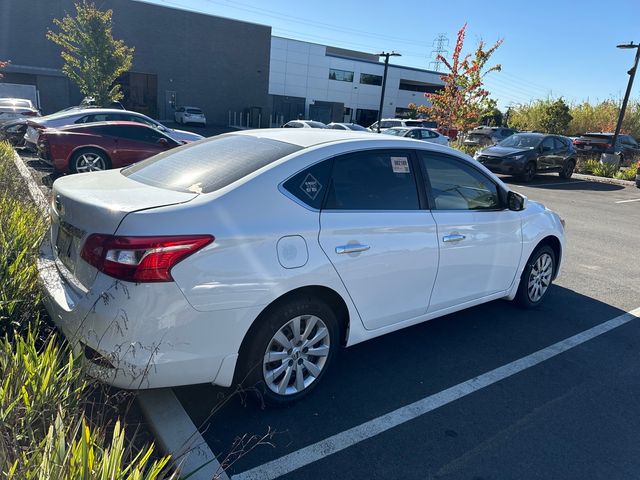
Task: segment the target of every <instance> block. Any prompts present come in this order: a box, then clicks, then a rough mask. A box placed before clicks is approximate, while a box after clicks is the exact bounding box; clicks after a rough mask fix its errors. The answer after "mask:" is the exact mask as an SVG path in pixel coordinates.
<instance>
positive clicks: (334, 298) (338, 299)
mask: <svg viewBox="0 0 640 480" xmlns="http://www.w3.org/2000/svg"><path fill="white" fill-rule="evenodd" d="M304 296H308V297H312V298H315V299H319V300H321V301H323V302H325V303H326V304H327V305H328V306H329V308H331V310H333V312H334V313H335V315H336V318H337V320H338V324H339V325H340V343H341V344H342V346H345V345H346V343H347V338H348V335H349V326H350V318H349V308H348V307H347V304H346V302H345V301H344V299H343V298H342V296H340V294H339V293H338V292H336V291H335V290H333V289H331V288H329V287H325V286H321V285H308V286H304V287H299V288H295V289H293V290H290V291H288V292H287V293H284V294H282V295H281V296H279V297H278V298H276V299H275V300H273V301H272V302H271V303H270V304H269V305H267V306H266V307H265V308H264V309H263V310H262V311H261V312H260V314H259V315H258V316H257V317H256V320H255V321H254V322H253V323H252V324H251V327H249V330H248V331H247V333H246V334H245V336H244V338H243V339H242V343H241V344H240V350H239V352H238V353H239V358H243V356H244V355H245V354H246V351H247V348H248V345H249V343H250V339H251V337H252V335H253V333H254V332H255V331H256V329H257V328H258V326H259V325H260V321H261V319H262V318H264V317H265V316H266V315H268V314H269V313H270V312H271V311H273V310H274V309H276V308H278V307H279V306H280V305H282V304H284V303H286V302H288V301H289V300H291V299H293V298H296V297H304Z"/></svg>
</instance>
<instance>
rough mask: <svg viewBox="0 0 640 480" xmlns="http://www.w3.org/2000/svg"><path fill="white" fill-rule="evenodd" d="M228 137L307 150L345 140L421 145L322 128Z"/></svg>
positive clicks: (248, 132)
mask: <svg viewBox="0 0 640 480" xmlns="http://www.w3.org/2000/svg"><path fill="white" fill-rule="evenodd" d="M228 135H250V136H253V137H257V138H267V139H271V140H276V141H279V142H286V143H291V144H293V145H298V146H299V147H302V148H309V147H313V146H315V145H320V144H326V143H338V142H341V141H345V140H351V141H353V140H369V141H380V142H389V141H393V140H397V141H402V142H410V143H411V145H416V143H423V142H417V141H415V140H411V139H407V138H394V137H392V136H389V135H384V136H382V135H380V136H378V135H372V134H371V133H370V132H364V131H357V130H351V131H347V130H334V129H322V128H306V129H304V130H303V129H291V128H265V129H259V130H245V131H242V132H233V133H230V134H228Z"/></svg>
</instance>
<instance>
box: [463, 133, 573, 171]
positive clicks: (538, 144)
mask: <svg viewBox="0 0 640 480" xmlns="http://www.w3.org/2000/svg"><path fill="white" fill-rule="evenodd" d="M473 158H475V159H476V160H478V161H479V162H480V163H481V164H483V165H484V166H485V167H487V168H488V169H489V170H491V171H492V172H497V173H506V174H509V175H515V176H517V177H519V178H520V179H521V180H523V181H525V182H530V181H531V180H533V177H535V175H536V173H537V172H559V174H560V177H562V178H571V175H573V170H574V168H575V166H576V150H575V148H574V147H573V144H572V143H571V140H569V139H568V138H567V137H562V136H560V135H546V134H544V133H516V134H514V135H511V136H510V137H507V138H506V139H505V140H502V141H501V142H500V143H498V144H497V145H493V146H491V147H489V148H485V149H484V150H479V151H478V152H476V154H475V155H474V157H473Z"/></svg>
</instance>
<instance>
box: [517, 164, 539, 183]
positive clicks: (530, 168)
mask: <svg viewBox="0 0 640 480" xmlns="http://www.w3.org/2000/svg"><path fill="white" fill-rule="evenodd" d="M535 176H536V163H535V162H529V163H527V164H526V165H525V166H524V170H523V171H522V173H521V174H520V175H519V176H518V178H519V179H520V180H522V181H523V182H525V183H529V182H530V181H531V180H533V179H534V178H535Z"/></svg>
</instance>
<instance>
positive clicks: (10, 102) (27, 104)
mask: <svg viewBox="0 0 640 480" xmlns="http://www.w3.org/2000/svg"><path fill="white" fill-rule="evenodd" d="M0 106H3V107H4V106H9V107H22V108H32V105H31V100H23V99H19V98H0Z"/></svg>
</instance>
